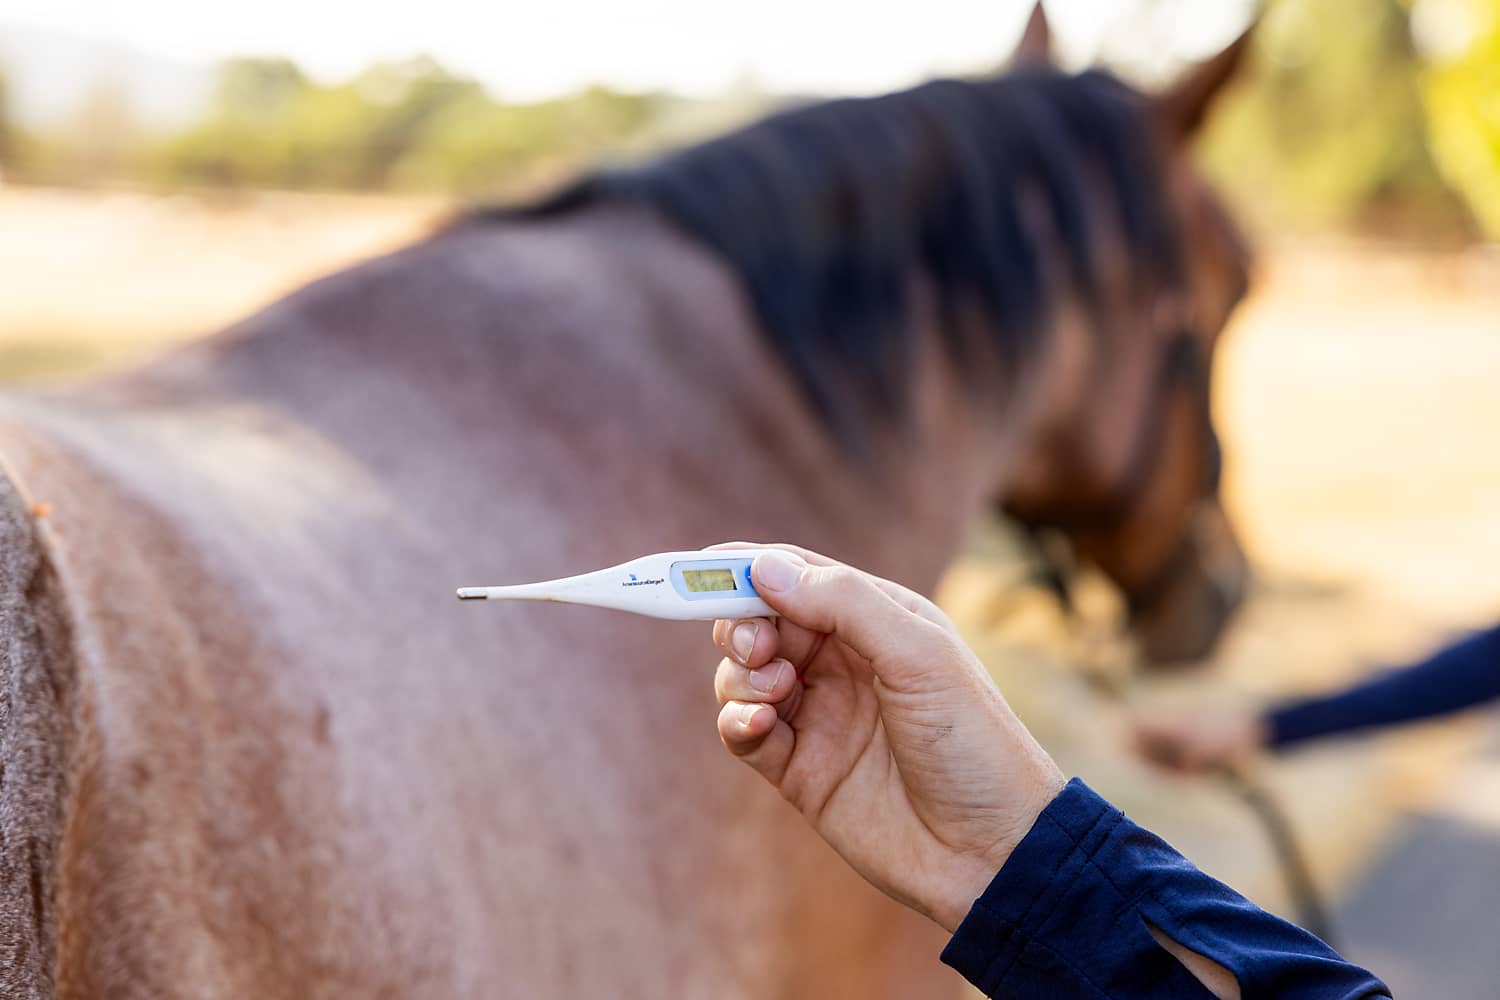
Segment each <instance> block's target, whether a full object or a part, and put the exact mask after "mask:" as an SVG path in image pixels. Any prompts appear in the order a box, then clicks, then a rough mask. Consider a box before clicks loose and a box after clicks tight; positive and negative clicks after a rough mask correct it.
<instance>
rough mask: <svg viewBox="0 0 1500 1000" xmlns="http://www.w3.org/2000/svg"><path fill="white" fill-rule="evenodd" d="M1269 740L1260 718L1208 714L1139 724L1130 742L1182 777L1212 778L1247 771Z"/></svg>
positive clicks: (1227, 712)
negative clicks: (1231, 771)
mask: <svg viewBox="0 0 1500 1000" xmlns="http://www.w3.org/2000/svg"><path fill="white" fill-rule="evenodd" d="M1268 736H1269V734H1268V733H1267V732H1266V726H1265V722H1264V721H1263V720H1262V718H1261V716H1260V715H1259V714H1258V713H1253V712H1247V711H1243V710H1225V709H1217V710H1213V709H1203V708H1199V709H1196V710H1193V711H1191V712H1187V711H1181V710H1179V711H1177V712H1173V713H1161V714H1155V715H1150V716H1145V717H1142V718H1139V719H1137V720H1135V723H1134V725H1133V728H1132V732H1131V741H1132V743H1133V744H1134V746H1135V750H1136V752H1137V753H1139V754H1140V755H1141V756H1142V757H1144V758H1145V759H1146V760H1147V761H1149V762H1150V763H1152V764H1155V765H1157V766H1158V767H1161V768H1164V769H1166V770H1169V771H1176V772H1178V773H1180V774H1208V773H1212V772H1214V771H1224V770H1228V769H1230V768H1234V767H1238V766H1240V765H1243V764H1244V763H1246V762H1247V761H1249V760H1250V759H1251V758H1253V757H1254V756H1255V754H1256V753H1257V752H1258V751H1260V750H1261V749H1263V748H1264V747H1265V745H1266V740H1267V738H1268Z"/></svg>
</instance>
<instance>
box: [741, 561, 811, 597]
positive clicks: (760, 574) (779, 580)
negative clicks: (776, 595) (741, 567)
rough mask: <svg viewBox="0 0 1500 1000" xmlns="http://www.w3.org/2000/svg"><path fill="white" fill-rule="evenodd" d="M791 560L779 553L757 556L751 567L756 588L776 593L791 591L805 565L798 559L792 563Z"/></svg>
mask: <svg viewBox="0 0 1500 1000" xmlns="http://www.w3.org/2000/svg"><path fill="white" fill-rule="evenodd" d="M793 558H794V557H792V556H789V555H786V554H784V553H781V552H767V553H765V554H763V555H760V556H757V557H756V559H755V566H754V567H753V569H754V571H755V572H754V575H755V583H756V586H759V587H764V588H766V589H767V590H777V591H781V590H791V589H792V588H793V587H795V586H797V581H799V580H801V579H802V571H803V570H804V569H806V568H807V564H806V563H804V562H803V561H802V560H800V559H798V560H796V561H795V562H794V561H793Z"/></svg>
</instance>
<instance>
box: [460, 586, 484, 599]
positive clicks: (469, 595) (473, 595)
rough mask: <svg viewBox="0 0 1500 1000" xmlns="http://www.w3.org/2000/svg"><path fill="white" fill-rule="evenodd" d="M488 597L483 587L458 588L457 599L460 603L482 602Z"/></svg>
mask: <svg viewBox="0 0 1500 1000" xmlns="http://www.w3.org/2000/svg"><path fill="white" fill-rule="evenodd" d="M488 596H489V595H488V594H486V593H485V592H484V588H483V587H459V588H458V599H459V600H460V601H482V600H484V599H485V598H486V597H488Z"/></svg>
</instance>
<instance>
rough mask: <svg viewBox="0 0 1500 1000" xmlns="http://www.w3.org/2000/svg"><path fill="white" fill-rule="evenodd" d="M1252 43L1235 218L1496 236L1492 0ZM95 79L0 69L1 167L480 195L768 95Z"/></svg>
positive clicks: (1407, 6)
mask: <svg viewBox="0 0 1500 1000" xmlns="http://www.w3.org/2000/svg"><path fill="white" fill-rule="evenodd" d="M1139 2H1142V3H1144V2H1145V0H1139ZM1414 22H1415V23H1416V27H1417V28H1418V29H1420V30H1418V32H1417V35H1418V38H1419V39H1420V40H1421V42H1422V45H1420V46H1418V45H1416V44H1415V43H1414V42H1413V23H1414ZM1434 24H1436V25H1438V27H1439V28H1442V29H1443V30H1435V29H1433V27H1432V26H1433V25H1434ZM1434 38H1435V39H1436V41H1434ZM1256 45H1257V52H1256V58H1255V59H1254V65H1253V66H1251V67H1250V69H1249V70H1248V71H1247V72H1246V74H1245V81H1244V83H1243V85H1242V86H1240V87H1238V88H1237V89H1236V92H1235V94H1234V96H1233V97H1231V98H1229V99H1227V100H1226V101H1225V102H1224V103H1223V105H1222V106H1221V107H1219V108H1217V109H1216V110H1215V113H1214V115H1213V116H1212V117H1211V119H1210V128H1209V130H1208V134H1207V135H1206V136H1205V141H1204V143H1203V154H1204V161H1205V163H1206V164H1207V166H1208V167H1209V169H1210V172H1211V173H1213V174H1214V175H1215V176H1216V177H1217V178H1218V179H1219V180H1220V182H1221V184H1222V186H1223V187H1224V188H1225V189H1226V190H1227V191H1228V192H1229V193H1230V195H1231V197H1232V198H1233V199H1234V200H1235V201H1236V202H1237V204H1238V208H1239V210H1240V214H1241V215H1242V216H1243V217H1245V218H1248V219H1250V220H1252V222H1253V223H1259V224H1260V226H1261V227H1263V228H1269V227H1275V228H1276V229H1278V230H1284V229H1288V228H1291V229H1304V230H1306V229H1327V228H1343V229H1351V228H1352V229H1358V230H1364V231H1371V230H1374V231H1381V232H1398V233H1400V234H1401V235H1403V236H1418V237H1448V236H1453V235H1460V236H1462V235H1467V234H1471V233H1472V232H1473V230H1474V228H1475V222H1474V220H1475V219H1478V220H1479V221H1480V223H1481V224H1482V225H1483V227H1484V228H1485V230H1486V231H1487V232H1488V233H1489V234H1490V235H1491V236H1495V237H1500V0H1268V9H1267V12H1266V14H1265V17H1264V18H1263V21H1262V24H1261V26H1260V29H1259V31H1258V33H1257V43H1256ZM99 83H100V85H99V86H98V87H97V88H96V89H95V92H94V93H93V94H92V96H91V97H90V99H89V100H88V101H87V102H85V105H84V106H83V107H81V108H80V109H79V110H78V113H77V114H76V115H75V116H73V118H72V119H70V120H68V121H66V122H63V123H60V124H59V125H58V126H55V127H53V128H51V129H48V130H47V131H46V132H45V133H41V134H31V133H22V132H20V131H19V130H16V129H14V128H12V127H8V124H7V123H8V119H7V116H6V101H5V93H6V92H5V83H4V78H3V76H0V166H3V168H4V169H5V170H6V171H7V172H8V174H9V175H10V176H12V177H20V178H23V179H27V180H39V181H43V182H49V183H57V182H62V183H93V182H97V181H101V180H127V181H139V180H141V179H148V180H151V181H153V182H155V183H157V184H159V185H161V186H163V187H180V186H192V187H202V186H211V187H230V188H235V187H277V188H314V189H319V188H321V189H342V190H363V191H377V190H396V191H412V192H443V193H449V194H460V195H466V196H474V195H480V194H491V193H501V192H505V191H508V190H512V191H513V190H515V189H516V188H518V187H534V186H535V185H536V184H538V183H541V182H544V181H549V180H552V179H554V178H555V177H556V176H557V175H558V174H560V173H562V172H564V171H567V170H571V169H576V168H578V167H581V166H583V165H585V164H588V163H591V162H595V161H597V160H599V159H600V158H602V157H610V156H620V155H624V154H628V153H632V152H634V151H637V150H641V149H646V148H653V147H655V146H658V145H660V144H661V143H662V142H663V141H664V139H665V138H666V137H669V136H670V137H671V138H672V139H673V140H682V139H686V138H691V137H694V136H696V135H699V134H702V132H703V131H705V130H706V129H708V128H711V127H713V126H715V125H723V124H724V123H725V122H726V120H731V119H735V118H742V117H743V116H744V115H745V114H746V113H747V112H748V111H750V110H759V109H762V108H763V107H764V105H765V102H764V100H763V99H762V98H761V97H760V96H759V95H758V94H755V95H751V97H750V99H749V100H748V103H747V100H746V99H745V95H739V97H738V98H736V97H735V96H734V95H730V96H729V97H727V98H726V99H725V100H724V101H723V102H720V103H717V104H701V105H691V104H689V103H688V102H684V101H681V100H675V99H672V98H668V97H665V96H659V95H631V94H623V93H619V92H616V91H613V90H609V89H606V88H603V87H594V88H590V89H587V90H583V91H580V92H578V93H575V94H572V95H569V96H567V97H563V98H559V99H556V100H551V101H545V102H540V103H533V104H514V103H507V102H504V101H500V100H496V99H495V98H494V97H492V96H491V95H490V94H488V93H487V92H486V91H485V90H484V88H483V87H481V86H480V85H479V83H478V82H476V81H475V80H473V79H471V78H468V77H465V76H461V75H457V74H454V73H450V72H449V71H447V70H446V69H444V68H443V67H442V66H440V65H438V64H437V63H436V62H434V61H433V60H431V59H427V58H417V59H411V60H407V61H403V62H393V63H382V64H379V65H376V66H372V67H371V68H370V69H368V70H367V71H365V72H364V73H361V74H360V75H359V76H357V77H355V78H354V79H352V80H348V81H345V82H342V83H337V84H326V83H322V82H319V81H317V80H313V79H311V78H309V77H308V76H306V75H305V74H304V73H303V72H302V71H301V70H300V69H299V68H298V67H297V66H296V65H295V64H293V63H291V62H288V61H286V60H278V59H241V60H233V61H230V62H227V63H225V64H223V65H222V66H221V67H220V70H219V73H218V76H217V80H216V83H215V85H214V88H213V91H212V94H211V96H210V99H209V100H208V102H207V104H206V107H205V109H204V112H203V114H202V115H201V116H200V118H199V119H198V120H197V121H196V122H195V123H194V124H193V125H191V126H190V127H188V128H186V129H182V130H180V131H177V132H175V133H174V134H171V135H166V136H160V135H158V136H155V137H154V138H151V139H150V140H149V142H147V141H146V140H145V139H144V138H143V137H142V135H141V134H140V132H139V130H138V129H137V128H136V127H135V125H134V124H133V123H132V121H131V116H130V113H129V109H128V108H126V107H123V106H121V104H120V100H119V97H118V93H117V92H116V88H112V87H110V86H109V85H108V82H107V81H100V82H99ZM689 122H694V123H696V124H693V125H692V126H691V127H690V128H687V129H684V125H686V124H687V123H689ZM1455 192H1457V194H1455Z"/></svg>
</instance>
